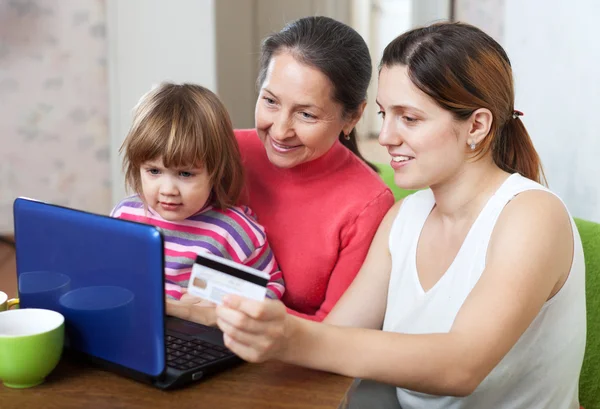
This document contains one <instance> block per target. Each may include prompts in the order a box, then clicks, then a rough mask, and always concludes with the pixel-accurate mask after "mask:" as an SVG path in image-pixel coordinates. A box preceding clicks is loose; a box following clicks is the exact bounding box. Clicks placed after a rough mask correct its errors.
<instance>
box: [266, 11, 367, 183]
mask: <svg viewBox="0 0 600 409" xmlns="http://www.w3.org/2000/svg"><path fill="white" fill-rule="evenodd" d="M282 51H290V52H291V53H292V54H293V55H294V57H295V58H296V59H297V60H298V61H299V62H301V63H303V64H306V65H308V66H310V67H314V68H316V69H318V70H319V71H321V72H322V73H323V74H324V75H325V76H326V77H327V78H328V79H329V81H331V84H332V86H333V95H332V97H333V100H334V101H336V102H339V103H340V104H341V105H342V107H343V109H344V115H346V116H351V115H355V114H356V113H357V112H358V108H359V107H360V105H361V104H362V103H363V102H364V101H365V100H366V99H367V88H368V87H369V82H370V81H371V72H372V68H371V56H370V54H369V48H368V47H367V44H366V43H365V40H364V39H363V38H362V37H361V36H360V34H358V33H357V32H356V30H354V29H353V28H352V27H350V26H347V25H346V24H344V23H341V22H339V21H337V20H334V19H332V18H329V17H322V16H317V17H303V18H300V19H298V20H294V21H292V22H290V23H288V24H287V25H286V26H285V27H284V28H282V29H281V31H279V32H277V33H274V34H271V35H269V36H268V37H267V38H265V39H264V41H263V43H262V47H261V55H260V62H259V70H258V78H257V80H256V83H257V86H258V88H259V89H260V87H261V86H262V84H263V83H264V81H265V78H266V76H267V69H268V67H269V62H270V61H271V58H273V56H274V55H277V54H278V53H281V52H282ZM339 140H340V142H341V143H342V145H344V146H345V147H346V148H348V149H349V150H350V151H351V152H352V153H354V154H355V155H356V156H358V157H359V158H360V159H361V160H362V161H363V162H365V163H366V164H367V165H368V166H369V167H371V169H373V170H375V171H377V172H378V171H379V170H378V169H377V167H376V166H374V165H373V164H371V163H369V162H368V161H367V160H366V159H365V158H364V157H363V156H362V154H361V153H360V151H359V150H358V143H357V140H356V130H355V129H353V130H352V131H351V132H350V134H349V135H347V136H346V135H344V132H343V131H342V132H340V135H339Z"/></svg>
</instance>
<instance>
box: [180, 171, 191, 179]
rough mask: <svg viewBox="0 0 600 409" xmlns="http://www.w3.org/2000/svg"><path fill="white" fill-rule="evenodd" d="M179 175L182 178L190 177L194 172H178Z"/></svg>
mask: <svg viewBox="0 0 600 409" xmlns="http://www.w3.org/2000/svg"><path fill="white" fill-rule="evenodd" d="M179 176H181V177H183V178H191V177H192V176H194V174H193V173H191V172H179Z"/></svg>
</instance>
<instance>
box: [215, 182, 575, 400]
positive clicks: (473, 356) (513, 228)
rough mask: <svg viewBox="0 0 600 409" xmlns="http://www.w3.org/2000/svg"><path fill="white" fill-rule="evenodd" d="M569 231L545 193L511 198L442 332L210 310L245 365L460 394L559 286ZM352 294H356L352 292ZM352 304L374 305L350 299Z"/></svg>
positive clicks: (233, 305)
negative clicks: (284, 366)
mask: <svg viewBox="0 0 600 409" xmlns="http://www.w3.org/2000/svg"><path fill="white" fill-rule="evenodd" d="M570 223H571V222H570V218H569V217H568V214H567V213H566V211H565V208H564V206H563V205H562V203H561V202H560V201H559V200H558V199H557V198H556V197H554V196H552V195H551V194H549V193H546V192H542V191H529V192H525V193H522V194H520V195H519V196H517V197H516V198H515V199H513V200H512V201H511V202H510V203H509V204H508V205H507V206H506V208H505V209H504V211H503V212H502V214H501V216H500V218H499V220H498V222H497V224H496V228H495V230H494V233H493V235H492V240H491V242H490V246H489V248H488V258H487V266H486V269H485V271H484V272H483V274H482V276H481V278H480V280H479V281H478V283H477V284H476V286H475V288H474V289H473V291H472V292H471V294H470V295H469V296H468V298H467V300H466V301H465V303H464V305H463V306H462V308H461V309H460V311H459V313H458V316H457V317H456V320H455V322H454V325H453V326H452V328H451V330H450V332H449V333H445V334H423V335H408V334H398V333H389V332H381V331H375V330H369V329H359V328H348V327H339V326H333V325H327V324H318V323H314V322H309V321H306V320H301V319H298V318H295V317H291V316H289V315H286V314H285V311H283V313H282V306H281V305H280V304H273V303H265V304H261V303H255V302H252V301H251V300H246V299H241V298H236V297H233V298H232V299H230V300H228V301H227V304H226V306H225V307H219V308H218V309H217V317H218V318H217V323H218V325H219V327H221V329H222V330H223V331H224V332H225V342H226V345H227V346H228V347H229V348H230V349H232V350H233V351H234V352H236V353H238V354H239V355H240V356H242V358H244V359H247V360H249V361H262V360H265V359H268V358H277V359H281V360H283V361H286V362H290V363H294V364H299V365H303V366H307V367H311V368H315V369H319V370H326V371H331V372H336V373H340V374H344V375H347V376H353V377H360V378H368V379H373V380H377V381H381V382H385V383H389V384H393V385H397V386H400V387H404V388H408V389H412V390H415V391H420V392H426V393H433V394H439V395H458V396H463V395H467V394H470V393H471V392H472V391H473V390H474V389H475V388H476V387H477V386H478V385H479V384H480V383H481V381H482V380H483V379H484V378H485V377H486V376H487V375H488V374H489V373H490V371H491V370H492V369H493V368H494V367H495V366H496V365H497V364H498V362H500V360H501V359H502V357H503V356H504V355H505V354H506V353H507V352H508V351H509V350H510V349H511V348H512V346H513V345H514V344H515V343H516V342H517V340H518V339H519V337H520V336H521V335H522V334H523V332H524V331H525V330H526V329H527V327H528V326H529V324H530V323H531V322H532V321H533V319H534V318H535V317H536V315H537V314H538V312H539V311H540V309H541V307H542V306H543V304H544V302H545V301H546V300H547V299H548V298H550V297H551V296H552V295H553V294H555V293H556V292H557V291H558V289H559V288H560V286H561V285H562V283H563V282H564V280H565V279H566V274H568V272H569V270H570V266H571V263H572V257H573V254H572V253H573V235H572V231H571V224H570ZM372 272H373V273H376V272H377V270H373V271H372ZM380 273H381V274H383V273H382V272H380ZM353 292H357V293H360V288H359V287H358V284H357V286H356V289H353ZM385 296H386V294H380V297H382V298H383V297H385ZM348 297H350V295H349V296H348ZM352 301H353V302H354V303H357V304H358V305H365V304H368V303H370V302H372V300H371V299H367V298H359V296H358V295H357V296H353V297H352ZM342 307H343V305H340V308H342ZM342 313H343V310H342V312H340V316H341V314H342ZM332 318H333V317H332ZM340 319H341V318H340Z"/></svg>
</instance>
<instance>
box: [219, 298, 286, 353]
mask: <svg viewBox="0 0 600 409" xmlns="http://www.w3.org/2000/svg"><path fill="white" fill-rule="evenodd" d="M217 325H218V326H219V328H220V329H221V331H223V333H224V336H223V339H224V341H225V345H226V346H227V348H229V349H230V350H231V351H232V352H234V353H235V354H236V355H238V356H239V357H241V358H242V359H244V360H246V361H248V362H263V361H266V360H268V359H272V358H275V359H276V358H280V357H281V356H282V355H283V353H284V351H285V348H286V346H287V343H288V339H289V337H290V332H291V329H290V316H289V315H288V314H287V311H286V308H285V306H284V305H283V304H282V303H281V301H278V300H277V301H276V300H271V299H265V300H264V301H260V302H259V301H254V300H250V299H248V298H244V297H238V296H232V295H228V296H226V297H224V300H223V305H220V306H218V307H217Z"/></svg>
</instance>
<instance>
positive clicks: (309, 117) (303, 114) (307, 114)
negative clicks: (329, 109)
mask: <svg viewBox="0 0 600 409" xmlns="http://www.w3.org/2000/svg"><path fill="white" fill-rule="evenodd" d="M300 115H302V118H304V119H315V116H314V115H311V114H309V113H308V112H300Z"/></svg>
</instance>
